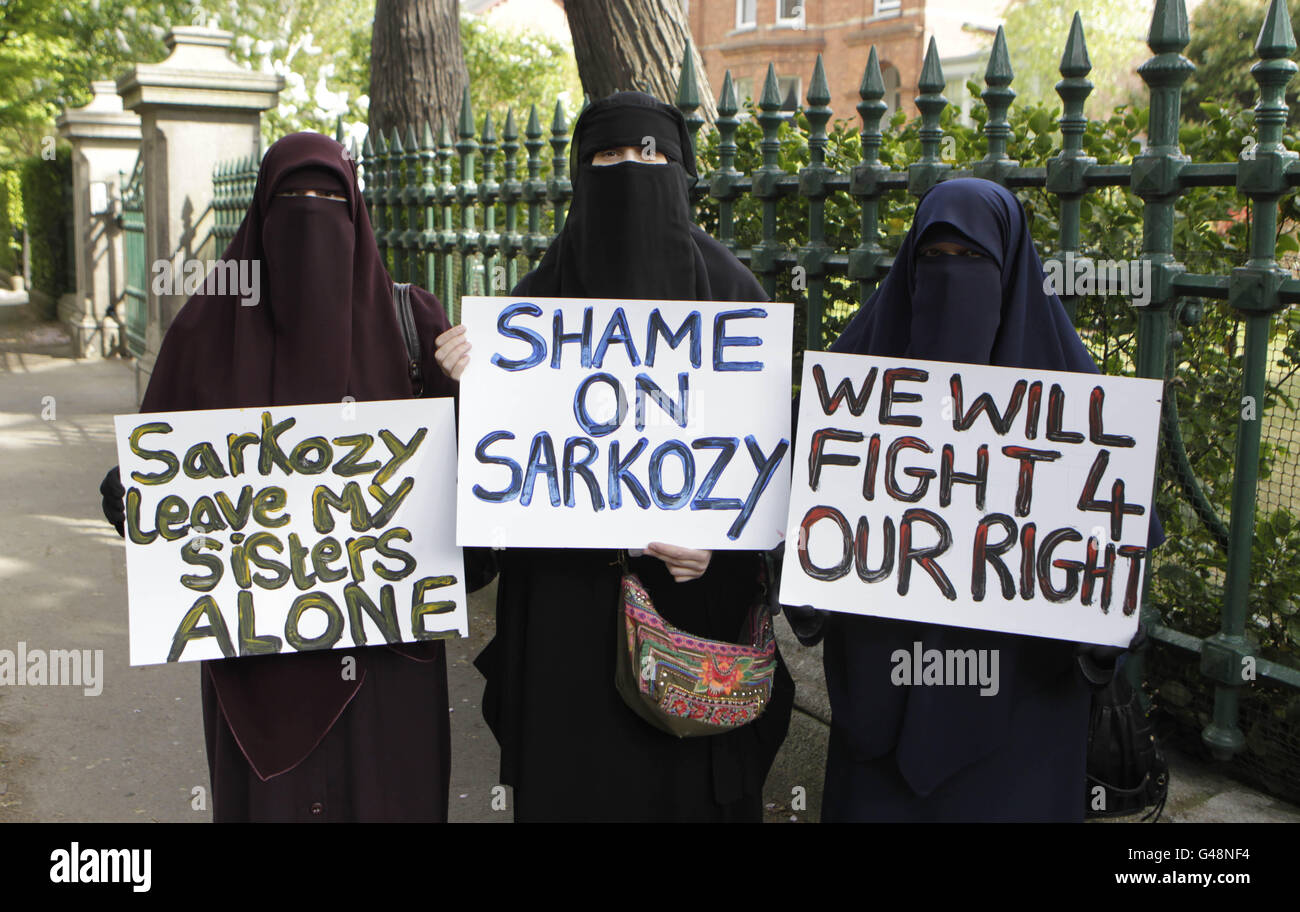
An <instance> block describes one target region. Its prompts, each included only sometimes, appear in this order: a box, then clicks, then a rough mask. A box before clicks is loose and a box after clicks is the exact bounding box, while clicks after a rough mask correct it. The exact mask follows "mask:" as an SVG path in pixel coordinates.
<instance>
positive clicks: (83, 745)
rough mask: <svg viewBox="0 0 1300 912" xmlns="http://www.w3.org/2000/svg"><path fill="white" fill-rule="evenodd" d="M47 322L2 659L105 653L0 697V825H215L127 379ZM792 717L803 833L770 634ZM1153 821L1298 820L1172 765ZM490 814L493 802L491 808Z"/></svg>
mask: <svg viewBox="0 0 1300 912" xmlns="http://www.w3.org/2000/svg"><path fill="white" fill-rule="evenodd" d="M66 351H67V339H66V336H64V335H63V333H62V331H61V330H60V329H59V328H58V327H57V326H55V325H51V324H32V323H21V322H20V323H11V324H7V325H0V492H3V494H2V496H3V501H0V505H2V509H0V542H3V547H0V649H8V650H13V651H16V650H17V649H18V648H19V644H20V643H23V644H25V645H26V648H30V649H47V650H48V649H102V650H103V664H102V668H103V672H102V675H101V683H102V691H101V692H100V693H99V694H98V695H93V696H92V695H87V694H86V693H85V692H84V688H82V687H76V686H59V687H49V686H46V687H36V686H0V822H10V821H129V820H139V821H170V822H194V823H200V822H205V821H208V820H210V819H211V813H210V811H209V810H208V809H207V807H206V805H205V803H204V802H203V801H202V800H201V799H202V798H204V797H205V791H206V788H207V785H208V773H207V763H206V761H205V758H204V750H203V725H202V720H201V718H200V707H199V682H198V667H197V666H196V665H193V664H182V665H177V666H150V667H145V668H131V667H129V666H128V665H127V638H126V572H125V561H124V559H123V553H122V542H121V539H119V538H118V536H117V534H116V533H115V532H114V531H113V530H112V528H111V527H110V526H108V524H107V523H105V522H104V520H103V518H102V516H101V513H100V507H99V494H98V488H99V482H100V480H101V478H102V477H103V475H104V472H105V471H106V470H107V469H108V468H109V467H110V466H112V465H113V464H114V463H116V461H117V459H116V455H115V452H114V446H113V438H112V416H113V415H114V414H121V413H125V412H131V411H134V410H135V400H134V393H135V382H134V375H133V372H132V368H131V365H130V364H129V363H124V362H122V361H119V360H109V361H75V360H72V359H70V358H69V357H67V355H66ZM494 597H495V590H494V589H493V588H491V587H489V588H488V589H486V590H484V591H482V592H480V593H476V594H475V595H474V596H472V597H471V599H470V628H471V631H472V632H471V636H470V637H469V639H468V640H464V641H451V642H449V644H448V650H447V652H448V661H449V669H450V685H451V690H450V694H451V707H450V709H451V723H452V783H451V819H452V821H481V822H508V821H509V820H510V817H511V814H510V812H509V810H508V808H509V800H510V796H509V794H508V793H507V794H506V801H507V805H506V808H507V809H505V810H495V809H494V808H493V804H494V787H495V786H496V785H497V749H496V742H495V740H494V739H493V737H492V734H491V732H489V731H488V729H487V726H486V725H485V724H484V722H483V718H482V714H481V711H480V707H479V700H480V699H481V697H482V693H483V679H482V677H481V676H480V675H479V674H478V672H477V671H476V670H475V669H474V667H473V665H472V661H473V657H474V656H475V655H477V654H478V652H479V650H481V649H482V647H483V646H484V644H486V643H487V641H488V640H489V639H490V638H491V636H492V622H493V611H492V605H493V599H494ZM779 627H780V628H781V630H782V633H783V652H784V654H785V655H786V656H787V659H788V661H789V663H790V665H791V669H792V672H793V673H794V675H795V679H796V681H798V682H799V696H798V702H799V709H798V710H797V711H796V712H795V715H794V718H793V720H792V721H791V728H790V737H789V738H788V739H787V740H786V743H785V746H784V747H783V749H782V751H781V754H780V756H779V757H778V758H777V762H776V765H775V767H774V769H773V771H772V775H771V776H770V777H769V779H768V788H767V796H766V799H765V803H766V805H767V817H768V819H769V820H772V821H789V820H796V821H800V822H802V821H814V820H816V819H818V815H819V813H820V802H821V774H822V763H823V759H824V757H825V750H826V738H827V728H826V724H825V722H826V720H827V719H828V718H829V709H828V707H827V706H826V705H825V690H824V687H823V686H822V682H821V658H820V653H819V651H817V650H804V649H800V648H799V647H798V646H797V644H794V643H793V642H792V640H791V638H789V636H788V630H787V629H786V627H785V624H784V623H783V622H782V623H781V624H780V625H779ZM1173 767H1174V774H1173V777H1172V789H1171V795H1170V803H1169V808H1168V810H1167V812H1166V819H1170V820H1174V821H1188V822H1191V821H1216V820H1230V821H1290V822H1300V809H1297V808H1295V807H1292V806H1290V805H1287V804H1285V803H1283V802H1280V801H1277V800H1276V799H1272V798H1269V797H1268V796H1265V795H1262V794H1260V793H1258V792H1255V791H1253V790H1251V789H1249V788H1246V787H1245V786H1242V785H1240V784H1238V783H1235V782H1233V781H1232V780H1230V779H1227V778H1225V777H1223V776H1222V775H1219V774H1217V773H1214V772H1212V771H1210V770H1208V769H1206V768H1205V767H1203V766H1201V765H1198V764H1196V763H1193V762H1192V761H1189V760H1186V759H1183V758H1179V757H1175V758H1173ZM496 803H497V804H500V802H499V800H498V801H497V802H496Z"/></svg>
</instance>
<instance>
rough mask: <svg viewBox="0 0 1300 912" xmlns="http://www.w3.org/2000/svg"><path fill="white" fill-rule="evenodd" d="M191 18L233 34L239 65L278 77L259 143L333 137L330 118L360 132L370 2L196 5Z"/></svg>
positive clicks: (204, 1)
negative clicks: (295, 136) (280, 82)
mask: <svg viewBox="0 0 1300 912" xmlns="http://www.w3.org/2000/svg"><path fill="white" fill-rule="evenodd" d="M198 5H199V6H200V7H201V11H200V12H199V13H197V14H196V17H197V18H198V19H200V20H201V21H203V23H204V24H206V25H212V26H219V27H221V28H224V29H229V30H230V31H232V32H234V33H235V38H234V47H233V48H232V51H231V54H232V56H233V57H234V58H235V60H236V61H238V62H239V63H240V64H242V65H243V66H245V67H247V68H249V69H252V70H256V71H258V72H262V73H276V74H279V75H281V76H283V77H284V79H285V86H284V89H283V90H282V91H281V92H280V101H279V104H278V105H276V107H274V108H272V109H271V110H269V111H267V112H266V113H265V114H263V115H262V138H263V145H264V146H267V145H270V144H271V143H272V142H273V141H274V140H275V139H277V138H279V137H281V136H284V135H286V134H288V133H294V132H297V131H300V130H314V131H315V132H317V133H324V134H326V135H327V136H333V135H334V132H335V127H336V124H337V122H338V119H339V118H340V117H341V118H342V119H343V123H344V127H345V129H346V130H348V132H349V135H353V136H355V135H357V134H358V133H362V134H363V133H364V129H363V126H362V125H364V124H365V121H366V108H367V98H366V93H367V92H368V91H369V90H370V30H371V26H372V24H373V21H374V16H375V3H374V0H198Z"/></svg>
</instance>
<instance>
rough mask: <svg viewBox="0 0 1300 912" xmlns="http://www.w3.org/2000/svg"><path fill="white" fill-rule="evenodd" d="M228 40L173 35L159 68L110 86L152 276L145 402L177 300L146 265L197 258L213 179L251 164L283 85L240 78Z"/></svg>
mask: <svg viewBox="0 0 1300 912" xmlns="http://www.w3.org/2000/svg"><path fill="white" fill-rule="evenodd" d="M233 37H234V34H233V33H232V32H228V31H224V30H222V29H214V28H206V27H198V26H175V27H173V28H172V30H171V31H170V32H169V33H168V35H167V48H168V50H169V51H170V54H169V56H168V57H167V59H166V60H164V61H163V62H162V63H150V64H145V63H137V64H136V65H135V66H133V67H132V68H131V69H130V70H128V71H127V72H125V73H123V74H122V75H121V76H119V77H118V78H117V93H118V94H119V95H120V96H121V97H122V103H123V105H124V106H125V107H126V109H127V110H129V111H134V112H136V113H137V114H139V115H140V132H141V146H140V148H141V151H140V154H141V155H142V156H143V160H144V205H145V212H144V222H145V260H146V263H147V264H148V266H149V269H150V281H149V283H148V298H147V301H148V322H147V329H146V335H145V353H144V356H143V357H142V358H140V359H139V361H138V362H137V364H138V367H137V370H136V394H137V398H139V397H140V396H143V394H144V389H145V386H146V384H147V383H148V380H149V374H150V372H151V371H152V370H153V363H154V359H155V358H156V357H157V353H158V346H159V344H160V343H161V341H162V336H163V333H165V332H166V331H167V327H168V326H170V325H171V321H172V319H173V318H174V317H175V316H176V312H177V311H178V310H179V309H180V307H181V305H182V304H184V303H185V296H184V295H176V294H157V293H155V291H154V288H153V282H152V275H153V273H152V269H153V264H155V263H157V262H159V261H162V260H169V261H171V262H173V263H176V262H177V261H179V260H186V259H190V258H192V257H194V256H197V254H198V251H199V249H200V248H201V247H202V245H203V242H204V240H205V239H206V237H207V235H208V230H209V228H210V226H211V223H212V218H211V212H210V208H209V207H210V204H211V202H212V172H213V168H214V167H215V166H216V164H217V163H218V162H224V161H227V160H229V159H233V158H242V157H246V156H253V157H254V159H256V158H257V156H258V150H259V148H260V133H259V130H260V125H261V114H262V112H263V111H265V110H267V109H269V108H272V107H274V106H275V105H276V102H277V101H278V98H279V93H280V90H281V89H282V88H284V77H282V76H276V75H269V74H265V73H255V72H253V71H251V70H246V69H244V68H242V67H241V66H239V64H237V63H235V61H234V60H233V59H231V57H230V54H229V49H230V45H231V40H232V39H233Z"/></svg>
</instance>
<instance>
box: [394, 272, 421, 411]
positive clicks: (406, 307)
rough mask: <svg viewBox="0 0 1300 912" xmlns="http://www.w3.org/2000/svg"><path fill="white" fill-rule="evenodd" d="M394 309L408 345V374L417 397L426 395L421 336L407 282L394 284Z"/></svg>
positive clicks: (403, 337) (403, 338)
mask: <svg viewBox="0 0 1300 912" xmlns="http://www.w3.org/2000/svg"><path fill="white" fill-rule="evenodd" d="M393 307H395V308H396V309H397V325H398V326H400V327H401V328H402V340H403V341H404V342H405V343H406V364H407V373H408V374H409V375H410V377H411V385H412V386H413V387H414V388H415V395H416V396H423V395H424V373H423V371H421V370H420V334H419V332H418V331H417V330H416V328H415V313H414V312H413V311H412V310H411V286H410V284H409V283H407V282H394V283H393Z"/></svg>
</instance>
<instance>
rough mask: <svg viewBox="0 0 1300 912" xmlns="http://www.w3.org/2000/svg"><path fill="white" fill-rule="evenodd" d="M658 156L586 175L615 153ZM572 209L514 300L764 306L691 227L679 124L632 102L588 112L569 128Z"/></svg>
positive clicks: (689, 177)
mask: <svg viewBox="0 0 1300 912" xmlns="http://www.w3.org/2000/svg"><path fill="white" fill-rule="evenodd" d="M651 142H653V149H654V151H657V152H662V153H663V154H664V156H665V157H666V158H667V159H668V164H666V165H664V164H645V163H642V162H620V163H619V164H616V165H593V164H592V163H591V159H592V156H593V155H595V154H596V153H597V152H600V151H601V150H603V149H609V148H613V147H616V146H638V147H640V148H643V149H649V148H650V144H651ZM569 176H570V180H571V181H572V183H573V201H572V203H571V205H570V206H569V212H568V217H567V219H566V221H565V223H564V228H563V229H561V231H560V233H559V234H558V235H557V236H556V237H555V239H554V240H552V241H551V245H550V247H549V248H548V249H547V251H546V255H545V256H544V257H543V258H542V261H541V263H539V264H538V266H537V268H536V269H535V270H533V271H532V272H530V273H529V274H528V275H526V276H525V277H524V279H523V281H522V282H520V284H519V286H518V287H517V288H516V289H515V293H516V294H530V295H544V296H549V297H574V298H646V299H657V300H670V301H671V300H677V301H690V300H698V301H707V300H713V301H764V300H767V296H766V295H764V294H763V291H762V288H761V286H759V284H758V282H757V280H755V279H754V276H753V274H752V273H750V271H749V270H748V269H746V268H745V267H744V265H743V264H742V263H740V261H739V260H737V259H736V258H735V256H733V255H732V254H731V252H730V251H728V250H727V249H726V248H725V247H723V246H722V245H721V244H719V243H718V242H717V241H715V240H714V239H713V238H711V237H709V236H708V235H707V234H705V233H704V232H703V231H702V230H700V228H699V227H697V226H696V225H694V224H692V222H691V203H690V190H691V188H692V187H693V186H694V185H695V180H696V170H695V153H694V151H693V149H692V147H691V137H690V133H689V131H688V130H687V128H686V120H685V118H683V117H682V114H681V112H680V111H678V110H677V109H676V108H674V107H673V106H672V105H667V104H664V103H663V102H661V101H658V100H657V99H655V98H653V97H651V96H650V95H646V94H644V93H642V92H618V93H616V94H614V95H611V96H609V97H608V98H603V99H601V100H600V101H597V102H593V103H592V104H590V105H588V106H587V108H586V109H585V110H584V111H583V112H582V114H581V115H580V116H579V117H578V122H577V123H576V124H574V127H573V141H572V145H571V149H570V158H569Z"/></svg>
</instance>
